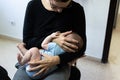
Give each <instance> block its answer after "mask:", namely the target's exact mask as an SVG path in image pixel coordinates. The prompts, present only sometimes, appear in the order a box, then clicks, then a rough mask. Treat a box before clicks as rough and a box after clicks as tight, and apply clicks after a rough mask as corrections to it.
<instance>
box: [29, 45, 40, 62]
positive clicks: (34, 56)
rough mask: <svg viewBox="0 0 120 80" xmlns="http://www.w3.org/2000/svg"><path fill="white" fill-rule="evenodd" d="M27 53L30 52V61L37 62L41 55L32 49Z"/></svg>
mask: <svg viewBox="0 0 120 80" xmlns="http://www.w3.org/2000/svg"><path fill="white" fill-rule="evenodd" d="M29 51H30V54H31V59H30V61H39V60H40V59H41V54H40V52H39V49H38V48H36V47H33V48H31V49H30V50H29Z"/></svg>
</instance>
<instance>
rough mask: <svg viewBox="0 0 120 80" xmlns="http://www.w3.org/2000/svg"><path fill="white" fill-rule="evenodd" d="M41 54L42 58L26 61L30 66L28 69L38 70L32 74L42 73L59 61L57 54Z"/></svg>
mask: <svg viewBox="0 0 120 80" xmlns="http://www.w3.org/2000/svg"><path fill="white" fill-rule="evenodd" d="M42 55H43V57H44V59H43V60H39V61H35V62H29V63H28V64H29V65H30V66H32V67H31V68H30V69H29V71H35V70H40V71H38V72H37V73H36V74H35V75H34V76H37V75H39V74H41V73H44V72H46V71H47V70H48V69H49V68H51V67H53V66H55V65H57V64H59V63H60V59H59V57H58V56H50V55H47V54H42ZM33 66H34V67H33Z"/></svg>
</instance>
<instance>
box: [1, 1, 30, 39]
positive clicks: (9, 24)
mask: <svg viewBox="0 0 120 80" xmlns="http://www.w3.org/2000/svg"><path fill="white" fill-rule="evenodd" d="M28 1H29V0H0V34H3V35H7V36H10V37H14V38H19V39H22V28H23V21H24V13H25V8H26V5H27V2H28Z"/></svg>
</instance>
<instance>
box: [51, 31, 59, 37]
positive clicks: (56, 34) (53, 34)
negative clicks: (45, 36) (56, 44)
mask: <svg viewBox="0 0 120 80" xmlns="http://www.w3.org/2000/svg"><path fill="white" fill-rule="evenodd" d="M59 34H60V32H59V31H57V32H54V33H52V34H51V35H50V36H51V37H52V38H56V37H57V36H59Z"/></svg>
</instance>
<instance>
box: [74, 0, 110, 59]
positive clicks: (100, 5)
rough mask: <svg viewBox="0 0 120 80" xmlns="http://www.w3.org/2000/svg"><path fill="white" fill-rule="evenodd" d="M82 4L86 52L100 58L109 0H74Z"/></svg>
mask: <svg viewBox="0 0 120 80" xmlns="http://www.w3.org/2000/svg"><path fill="white" fill-rule="evenodd" d="M75 1H77V2H79V3H80V4H81V5H83V6H84V10H85V15H86V29H87V49H86V54H87V55H90V56H92V57H97V58H100V59H101V58H102V53H103V46H104V39H105V32H106V25H107V18H108V10H109V4H110V0H75Z"/></svg>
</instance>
